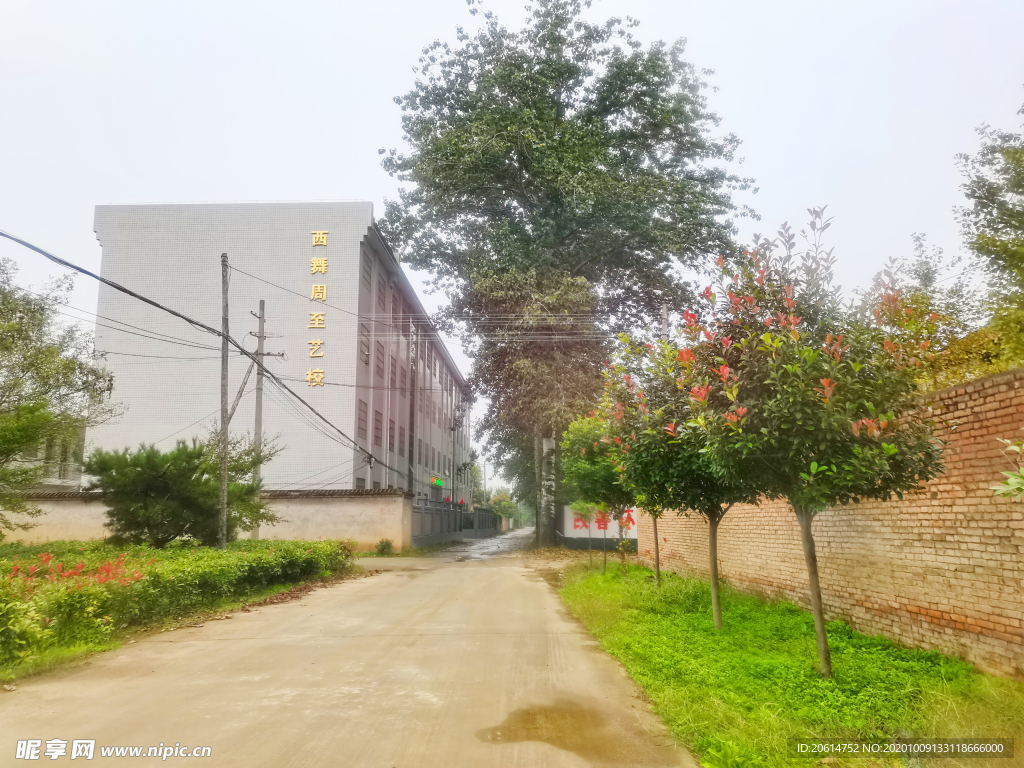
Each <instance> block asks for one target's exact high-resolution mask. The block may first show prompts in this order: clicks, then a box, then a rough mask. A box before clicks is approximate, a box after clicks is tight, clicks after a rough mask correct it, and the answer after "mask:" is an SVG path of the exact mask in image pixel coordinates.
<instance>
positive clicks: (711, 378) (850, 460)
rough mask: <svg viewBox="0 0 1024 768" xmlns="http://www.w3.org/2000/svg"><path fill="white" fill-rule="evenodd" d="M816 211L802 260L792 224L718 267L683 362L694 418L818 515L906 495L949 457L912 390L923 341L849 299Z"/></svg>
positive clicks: (753, 474)
mask: <svg viewBox="0 0 1024 768" xmlns="http://www.w3.org/2000/svg"><path fill="white" fill-rule="evenodd" d="M812 214H813V218H812V221H811V223H810V227H809V228H810V231H811V235H810V236H809V242H810V247H809V249H808V250H807V251H806V252H805V253H803V254H801V255H800V257H799V259H798V260H797V259H796V258H795V257H796V253H795V238H794V236H793V235H792V234H791V233H790V232H789V230H788V229H787V228H785V227H784V228H783V229H782V230H780V233H779V234H780V238H779V240H778V241H768V240H762V241H761V242H760V244H759V246H758V250H757V251H756V252H754V253H753V254H752V255H751V256H750V258H749V259H748V260H747V261H746V262H744V263H743V264H742V266H741V268H740V270H739V271H738V272H736V273H730V271H728V270H726V269H724V267H723V273H722V278H723V286H722V287H721V288H720V293H718V294H716V293H715V292H714V291H712V290H711V289H710V288H709V289H708V291H707V292H706V294H705V296H706V302H707V303H706V310H705V311H704V313H703V314H704V316H705V318H706V322H705V323H703V324H702V323H700V322H699V321H698V316H697V315H696V314H693V313H690V315H688V316H687V324H686V327H685V328H684V329H682V332H681V335H682V337H683V339H684V340H685V341H686V342H687V343H688V344H689V346H688V347H687V348H686V352H685V354H684V353H683V351H682V350H680V351H679V353H678V354H677V358H678V363H677V365H676V368H675V371H676V372H677V373H678V374H679V378H678V381H677V384H678V387H679V388H680V390H682V391H684V392H686V395H687V397H689V399H690V401H691V404H692V412H693V417H692V418H691V419H690V422H689V425H690V426H695V427H697V428H699V429H701V430H703V431H704V432H705V434H706V435H707V441H708V443H707V444H708V450H709V451H710V452H712V453H713V454H714V456H715V457H716V460H717V461H719V462H720V463H721V465H722V466H724V467H726V468H727V469H728V471H729V472H730V473H731V474H732V477H734V478H735V479H736V480H738V481H742V482H743V483H745V484H749V486H751V487H753V488H754V489H756V490H757V491H758V492H760V493H761V494H764V495H767V496H773V497H779V496H784V497H786V498H787V499H788V500H789V502H790V504H791V505H792V506H793V508H794V509H796V510H806V511H808V512H810V513H812V514H813V513H814V512H817V511H820V510H822V509H825V508H826V507H829V506H832V505H835V504H845V503H848V502H852V501H857V500H860V499H883V500H884V499H889V498H891V497H892V496H894V495H895V496H899V497H902V494H903V493H904V492H906V491H911V490H917V489H919V488H920V487H921V486H922V483H924V482H925V481H927V480H929V479H930V478H932V477H934V476H936V475H937V474H938V473H939V472H941V470H942V462H941V445H940V444H939V443H938V441H936V440H935V439H934V438H933V437H932V423H931V421H930V420H929V418H928V417H927V414H926V413H925V412H924V411H923V410H922V408H921V407H920V406H921V403H920V400H919V397H918V389H917V386H916V375H917V370H918V368H919V367H920V364H921V360H922V359H923V358H924V357H925V356H926V355H927V354H928V353H927V351H925V350H922V349H921V348H920V346H918V347H917V348H914V347H913V346H910V345H907V344H904V343H901V342H900V340H899V339H895V340H894V339H893V338H892V337H891V334H889V333H887V331H888V330H889V329H888V328H887V327H886V322H887V321H886V319H885V318H884V317H883V318H882V319H880V320H879V319H876V320H875V322H871V321H870V318H864V317H863V316H862V315H861V314H860V313H859V312H857V311H855V310H853V309H851V308H850V307H848V306H845V305H843V304H842V303H841V299H840V296H839V294H838V291H837V290H836V289H835V287H834V286H833V285H832V266H833V263H834V257H833V255H832V252H831V251H830V250H829V251H826V250H825V249H824V248H823V246H822V245H821V233H822V232H823V231H824V230H825V229H827V228H828V221H827V220H825V219H824V217H823V211H822V210H820V209H815V210H814V211H812ZM780 249H781V250H780ZM718 296H721V297H722V298H721V300H718ZM897 298H898V297H897ZM896 314H900V313H899V310H898V308H897V310H896ZM904 314H905V313H904Z"/></svg>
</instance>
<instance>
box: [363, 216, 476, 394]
mask: <svg viewBox="0 0 1024 768" xmlns="http://www.w3.org/2000/svg"><path fill="white" fill-rule="evenodd" d="M367 237H368V239H369V240H370V242H371V244H373V245H375V246H377V247H379V248H380V250H381V251H383V252H384V253H386V254H387V255H388V258H390V259H391V262H392V264H394V267H395V272H396V273H397V274H398V278H399V281H400V282H401V284H402V287H403V288H404V289H405V291H406V293H407V294H408V295H409V296H411V297H412V300H413V302H414V304H415V309H416V310H417V311H418V312H419V313H420V314H421V315H422V316H423V317H424V319H425V320H426V322H427V327H428V328H429V329H430V333H431V335H432V336H433V338H434V340H435V342H436V345H437V347H438V349H440V350H441V354H442V356H443V357H444V359H445V361H446V362H447V363H448V367H449V368H450V369H451V370H452V372H453V373H454V374H455V376H456V377H457V378H458V380H459V383H460V384H461V385H462V386H461V387H460V389H462V390H463V392H465V390H466V377H465V376H463V375H462V371H460V370H459V366H458V365H456V364H455V361H454V360H453V359H452V356H451V353H450V352H448V346H447V345H446V344H445V342H444V339H442V338H441V336H440V334H438V332H437V329H436V328H435V327H434V324H433V323H432V322H430V315H428V314H427V311H426V310H425V309H424V308H423V303H422V302H421V301H420V297H419V295H418V294H417V293H416V289H415V288H413V286H412V283H410V282H409V277H408V276H407V275H406V274H405V270H404V269H402V263H401V262H400V261H399V260H398V257H397V256H395V252H394V251H393V250H391V246H390V245H389V244H388V241H387V240H385V239H384V234H383V233H382V232H381V231H380V228H379V227H378V226H377V222H376V221H374V222H373V223H372V224H371V225H370V226H369V227H368V228H367Z"/></svg>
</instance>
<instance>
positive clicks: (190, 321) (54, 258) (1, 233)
mask: <svg viewBox="0 0 1024 768" xmlns="http://www.w3.org/2000/svg"><path fill="white" fill-rule="evenodd" d="M0 237H6V238H7V239H8V240H12V241H13V242H16V243H18V244H19V245H23V246H25V247H26V248H28V249H29V250H32V251H35V252H36V253H38V254H40V255H41V256H44V257H45V258H47V259H49V260H50V261H52V262H54V263H55V264H59V265H60V266H62V267H64V268H66V269H71V270H74V271H75V272H79V273H80V274H83V275H86V276H87V277H91V278H93V279H94V280H98V281H99V282H101V283H103V284H104V285H106V286H109V287H110V288H113V289H114V290H116V291H120V292H121V293H124V294H126V295H128V296H131V297H132V298H134V299H138V300H139V301H141V302H143V303H145V304H149V305H150V306H152V307H156V308H157V309H159V310H162V311H164V312H167V313H168V314H171V315H174V316H175V317H177V318H180V319H181V320H184V321H185V322H186V323H188V324H189V325H191V326H192V327H194V328H197V329H199V330H201V331H205V332H206V333H209V334H211V335H213V336H216V337H218V338H222V339H225V340H226V341H227V342H228V343H229V344H231V345H232V346H234V347H235V348H236V349H237V350H238V351H239V352H241V353H242V354H243V355H245V356H246V357H248V358H249V359H250V360H252V362H253V363H254V364H255V365H256V366H257V367H258V368H260V369H262V370H263V372H264V374H265V375H266V376H267V377H268V378H269V379H270V380H271V381H273V382H274V383H275V384H277V385H278V386H279V387H281V388H282V389H284V390H285V391H286V392H288V394H290V395H291V396H292V397H293V398H295V399H296V400H298V401H299V402H300V403H302V404H303V405H304V406H305V407H306V408H307V409H308V410H309V412H310V413H312V414H313V415H315V416H316V417H317V418H318V419H319V420H320V421H322V422H323V423H324V424H326V425H327V426H329V427H330V428H331V429H332V430H334V431H335V432H337V433H338V434H339V435H341V436H342V438H344V439H345V440H347V441H348V443H349V445H350V446H351V447H352V448H354V449H355V450H357V451H360V452H362V453H363V454H365V455H366V456H368V457H370V458H371V459H372V460H373V461H375V462H379V463H380V464H381V465H382V466H384V467H386V468H388V469H390V470H392V471H394V472H398V470H397V469H395V468H394V467H392V466H390V465H388V463H387V462H385V461H381V460H379V459H377V458H376V457H375V456H373V454H372V453H370V452H369V451H367V450H366V449H365V448H363V447H362V446H360V445H359V444H358V443H357V442H356V441H355V440H354V439H353V438H351V437H349V436H348V435H347V434H345V433H344V432H343V431H342V430H340V429H339V428H338V427H336V426H335V425H334V424H332V423H331V422H330V421H329V420H328V419H327V418H326V417H325V416H324V415H323V414H321V413H320V412H319V411H318V410H316V408H314V407H313V406H312V405H310V404H309V403H308V402H307V401H306V400H305V398H303V397H301V396H300V395H299V394H298V393H297V392H295V391H294V390H293V389H291V387H289V386H288V385H287V384H285V383H284V382H283V381H282V380H281V379H280V378H279V377H278V376H277V374H275V373H274V372H273V371H271V370H270V369H268V368H267V367H266V366H265V365H263V362H262V361H261V360H259V359H258V358H257V357H256V355H255V354H253V353H251V352H249V351H248V350H246V349H245V348H244V347H243V346H242V345H241V344H239V343H238V342H237V341H235V340H234V339H233V338H231V336H230V335H228V334H224V333H222V332H221V331H218V330H217V329H215V328H211V327H210V326H208V325H206V324H205V323H202V322H200V321H198V320H194V319H192V318H191V317H189V316H188V315H185V314H182V313H181V312H178V311H176V310H174V309H171V308H170V307H166V306H164V305H163V304H160V303H159V302H157V301H154V300H153V299H150V298H148V297H146V296H143V295H142V294H140V293H137V292H135V291H133V290H131V289H130V288H126V287H124V286H123V285H120V284H119V283H116V282H114V281H113V280H108V279H107V278H105V277H100V276H99V275H97V274H95V273H93V272H90V271H89V270H87V269H85V268H84V267H79V266H78V265H77V264H72V263H71V262H69V261H65V260H64V259H61V258H60V257H58V256H54V255H53V254H52V253H49V252H47V251H44V250H43V249H42V248H39V247H38V246H35V245H32V243H29V242H27V241H25V240H22V239H20V238H18V237H15V236H14V235H11V234H9V233H7V232H4V231H2V230H0ZM200 421H202V419H200ZM196 423H198V422H196ZM190 426H191V425H190ZM186 429H187V427H186ZM179 431H182V430H179ZM175 434H177V433H175ZM164 439H165V440H166V439H167V438H164ZM339 442H340V441H339Z"/></svg>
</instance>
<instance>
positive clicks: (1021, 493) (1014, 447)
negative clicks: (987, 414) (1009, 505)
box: [991, 440, 1024, 499]
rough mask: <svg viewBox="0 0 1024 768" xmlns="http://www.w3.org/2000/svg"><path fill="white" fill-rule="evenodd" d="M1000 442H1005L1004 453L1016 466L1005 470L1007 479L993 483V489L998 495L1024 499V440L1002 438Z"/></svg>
mask: <svg viewBox="0 0 1024 768" xmlns="http://www.w3.org/2000/svg"><path fill="white" fill-rule="evenodd" d="M999 442H1000V443H1002V444H1003V453H1005V454H1006V455H1007V456H1008V457H1009V458H1010V460H1011V461H1012V462H1013V464H1014V468H1013V469H1012V470H1011V471H1009V472H1003V475H1005V476H1006V479H1005V480H1004V481H1003V482H1001V483H999V484H998V485H993V486H992V488H991V490H993V491H995V494H996V496H1002V497H1004V498H1008V499H1024V466H1022V459H1024V442H1022V441H1020V440H1000V441H999Z"/></svg>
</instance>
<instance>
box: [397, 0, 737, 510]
mask: <svg viewBox="0 0 1024 768" xmlns="http://www.w3.org/2000/svg"><path fill="white" fill-rule="evenodd" d="M588 5H589V3H588ZM583 6H584V3H581V2H579V0H541V1H540V2H538V3H537V4H535V5H534V6H532V8H531V11H530V16H529V18H528V20H527V23H526V25H525V27H523V28H522V29H520V30H509V29H507V28H506V27H504V26H502V25H501V24H500V23H499V22H498V20H497V19H496V18H494V17H493V16H492V15H491V14H489V13H487V14H484V17H485V21H484V24H483V26H482V28H481V29H480V30H479V31H478V32H477V33H476V34H473V35H471V34H469V33H467V32H465V31H464V30H462V29H460V30H459V31H458V38H457V43H456V44H455V45H448V44H446V43H441V42H435V43H433V44H432V45H430V46H428V47H427V48H426V49H425V50H424V52H423V56H422V58H421V60H420V66H419V68H418V72H419V79H418V80H417V82H416V84H415V86H414V88H413V89H412V91H410V92H409V93H408V94H406V95H405V96H403V97H400V98H398V99H397V102H398V104H399V105H400V106H401V108H402V111H403V117H402V121H403V122H402V124H403V128H404V130H405V138H406V141H407V142H408V144H409V147H410V151H409V152H408V154H403V153H399V152H398V151H397V150H391V151H390V152H389V153H387V155H386V157H385V158H384V167H385V168H386V169H387V170H388V172H389V173H391V174H392V175H393V176H396V177H397V178H398V179H399V180H401V181H402V182H403V183H404V186H403V189H402V191H401V193H400V197H399V199H398V200H397V201H390V202H389V203H388V204H387V207H386V212H385V216H384V218H383V219H382V221H381V228H382V230H383V231H384V232H385V234H386V235H387V237H388V238H389V240H390V241H391V242H392V243H393V244H394V246H395V248H396V250H397V251H398V253H399V255H400V256H401V258H402V259H403V260H404V261H405V262H406V263H408V264H410V265H411V266H413V267H416V268H419V269H425V270H429V271H430V272H431V273H432V274H433V275H434V279H435V281H436V283H437V284H438V285H439V286H440V287H443V288H444V289H445V290H446V292H447V293H448V295H449V296H450V297H451V303H450V305H449V306H448V307H447V308H446V309H445V310H444V311H443V312H442V314H441V317H440V318H439V319H440V320H441V321H443V322H447V323H448V324H449V327H451V328H453V329H455V330H458V331H460V332H462V333H463V334H465V336H466V337H467V338H470V339H472V340H473V343H474V344H475V349H474V358H475V370H474V377H473V381H474V384H475V385H476V386H477V387H478V390H479V391H480V394H482V395H484V396H487V397H490V398H492V404H491V411H490V412H489V418H488V419H487V420H485V424H484V430H485V432H486V431H487V430H490V429H493V430H495V431H494V432H493V433H491V437H492V438H493V439H495V440H502V441H507V443H508V444H507V445H505V446H504V448H505V451H506V452H510V453H511V454H514V455H515V457H516V458H517V459H518V458H519V457H521V455H522V453H523V452H524V451H526V452H528V453H529V454H531V457H532V463H533V466H534V467H537V466H539V465H540V464H541V462H542V460H543V459H544V458H545V456H544V455H543V449H542V448H541V447H539V445H538V439H537V436H538V434H539V435H542V436H543V437H544V438H548V439H550V438H551V437H554V435H555V434H556V433H559V432H560V431H561V430H562V429H564V428H565V426H566V425H567V424H568V421H567V420H565V419H563V417H562V414H563V413H565V411H566V408H565V407H564V406H567V405H568V404H569V403H570V401H571V400H572V399H573V398H574V397H575V395H576V393H577V392H579V391H580V390H585V391H589V392H591V393H593V394H592V397H593V398H595V399H596V397H597V396H598V393H599V392H600V377H599V375H598V374H597V373H596V371H595V368H594V365H593V363H594V361H597V362H600V360H602V359H603V357H604V351H603V345H602V344H600V343H594V344H590V348H589V349H588V350H586V353H587V356H588V358H589V360H590V363H589V364H588V365H585V366H583V368H582V369H580V368H578V367H576V366H575V365H572V366H570V365H562V364H558V362H559V358H558V356H552V355H551V354H550V348H549V347H547V346H545V345H544V344H537V345H534V347H533V348H530V349H520V350H518V352H517V356H516V360H515V361H514V362H512V363H506V362H505V359H504V358H505V356H506V354H507V342H508V340H509V337H510V336H512V335H521V334H524V333H525V334H526V335H527V336H528V338H531V339H539V336H538V334H537V333H536V329H533V328H527V329H524V328H523V327H522V323H521V314H520V310H517V309H514V308H512V309H509V308H508V307H507V306H506V305H505V304H503V303H502V302H501V301H498V302H495V301H492V300H491V299H492V298H493V296H494V288H495V283H496V281H497V282H502V281H508V282H509V283H510V284H511V285H512V286H513V287H515V288H517V289H518V288H521V287H522V286H524V285H526V284H531V285H532V293H533V294H534V296H536V297H544V296H548V295H552V294H554V293H559V292H563V291H564V290H565V288H566V286H567V285H571V284H572V281H582V283H585V284H586V285H587V286H589V289H590V293H591V296H592V303H593V305H594V307H593V310H590V311H584V312H581V311H579V310H578V309H575V308H572V307H560V308H556V310H560V312H558V311H551V312H550V313H549V314H552V315H554V314H561V315H562V317H561V318H560V328H559V330H558V332H557V335H555V334H550V333H549V336H550V337H551V338H549V339H548V340H549V341H553V340H555V339H556V338H557V339H558V340H565V339H566V338H567V337H569V336H576V337H577V344H578V346H579V347H581V348H582V347H584V346H586V345H587V343H588V342H592V341H595V340H596V341H600V340H601V339H600V333H597V331H601V332H604V333H607V332H608V331H610V330H612V329H622V328H634V327H637V326H639V325H643V324H646V323H647V322H649V321H650V320H651V319H652V318H654V317H656V316H658V315H659V314H660V309H661V305H662V304H663V303H668V304H669V305H670V306H672V307H679V306H682V305H683V303H684V301H685V299H686V297H687V296H688V295H689V294H688V289H687V286H686V285H685V283H684V282H683V281H682V280H681V279H680V278H679V276H678V271H679V270H678V268H679V267H680V266H695V265H699V264H701V263H702V262H703V260H704V259H705V257H706V256H707V255H708V254H717V253H722V252H731V250H732V245H731V241H730V232H731V227H730V225H729V223H728V222H727V221H725V217H726V216H728V214H729V213H730V212H731V211H732V210H733V206H732V203H731V201H730V197H729V188H730V187H731V186H741V185H743V184H745V183H746V182H743V181H741V180H739V179H736V178H734V177H731V176H729V175H728V174H727V173H726V172H725V171H724V170H722V167H721V165H722V163H723V162H724V161H728V160H731V159H732V152H733V150H734V148H735V146H736V143H737V142H736V140H735V139H734V138H733V137H731V136H730V137H725V138H722V139H714V138H711V136H710V134H711V131H712V130H713V129H714V127H715V125H716V122H717V119H716V117H715V116H714V115H713V114H711V113H710V112H709V111H708V110H707V107H706V103H705V99H704V96H703V93H702V90H703V88H704V83H703V82H702V81H701V79H700V77H698V75H697V73H696V72H695V70H694V68H693V67H692V66H691V65H690V64H688V63H687V62H686V61H684V60H683V58H682V44H681V43H676V44H674V45H665V44H662V43H658V44H655V45H653V46H651V47H650V48H648V49H646V50H645V49H643V48H642V47H641V46H640V44H639V43H638V42H637V41H636V40H634V39H633V38H632V37H631V34H630V28H631V27H632V26H633V24H634V22H631V21H630V22H626V23H623V22H622V21H621V20H619V19H611V20H609V21H608V22H606V23H604V24H594V23H592V22H589V21H587V20H586V19H585V18H584V17H583ZM470 9H471V13H476V12H477V5H476V3H475V2H473V1H472V0H471V2H470ZM382 152H384V150H382ZM535 303H536V302H524V305H530V304H535ZM595 313H596V316H597V317H599V318H601V321H600V322H598V323H595V321H594V315H595ZM574 320H580V322H574ZM574 360H575V361H577V362H578V361H579V360H580V356H579V355H577V356H575V357H574ZM536 392H542V393H543V394H544V395H545V397H544V398H543V399H542V400H540V401H538V402H537V403H536V405H535V406H534V407H533V408H532V411H533V412H532V413H530V414H519V415H518V416H517V417H516V418H514V419H513V418H512V416H511V414H510V412H509V411H508V409H507V408H506V407H505V405H506V404H508V403H509V402H512V403H527V402H533V393H536ZM496 397H503V399H504V403H503V404H502V405H497V404H495V403H494V402H493V399H494V398H496ZM592 402H593V401H592ZM547 406H550V409H549V408H548V407H547ZM520 410H521V409H520ZM586 410H589V407H586V406H585V407H584V408H583V409H582V410H580V409H577V410H576V411H575V413H573V414H572V416H574V415H576V414H578V413H580V412H584V411H586ZM569 418H570V419H571V416H570V417H569ZM531 439H532V448H531V447H529V446H530V445H531ZM518 463H520V464H521V463H522V462H518ZM533 485H534V486H535V488H534V489H533V490H534V491H538V492H539V493H538V496H540V495H542V493H543V489H544V488H545V487H546V486H550V485H557V480H552V479H551V478H546V479H541V478H538V479H535V480H534V481H533ZM553 497H554V496H553V495H552V494H547V496H546V498H553ZM541 517H542V519H546V518H547V517H548V516H547V515H544V514H542V515H541Z"/></svg>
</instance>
